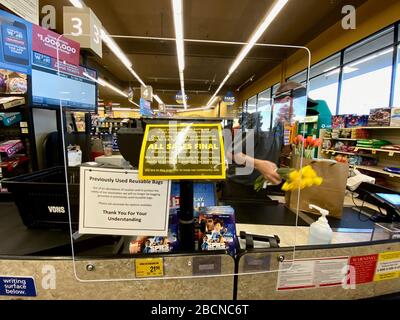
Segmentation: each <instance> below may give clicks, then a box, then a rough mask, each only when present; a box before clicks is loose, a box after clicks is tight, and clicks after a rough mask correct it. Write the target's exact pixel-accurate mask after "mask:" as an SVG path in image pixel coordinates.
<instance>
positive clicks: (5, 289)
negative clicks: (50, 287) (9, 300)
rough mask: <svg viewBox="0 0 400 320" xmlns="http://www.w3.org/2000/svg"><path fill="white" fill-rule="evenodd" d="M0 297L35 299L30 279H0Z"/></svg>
mask: <svg viewBox="0 0 400 320" xmlns="http://www.w3.org/2000/svg"><path fill="white" fill-rule="evenodd" d="M0 296H22V297H36V296H37V293H36V287H35V280H34V279H33V278H32V277H0Z"/></svg>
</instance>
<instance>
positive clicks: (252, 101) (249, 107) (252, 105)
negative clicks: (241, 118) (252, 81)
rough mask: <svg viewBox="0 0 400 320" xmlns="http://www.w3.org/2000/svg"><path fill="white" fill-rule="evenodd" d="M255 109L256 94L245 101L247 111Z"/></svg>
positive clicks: (251, 111) (250, 111) (252, 111)
mask: <svg viewBox="0 0 400 320" xmlns="http://www.w3.org/2000/svg"><path fill="white" fill-rule="evenodd" d="M256 111H257V96H256V95H255V96H254V97H251V98H250V99H249V100H248V101H247V112H248V113H254V112H256Z"/></svg>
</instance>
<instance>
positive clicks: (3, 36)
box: [0, 10, 32, 74]
mask: <svg viewBox="0 0 400 320" xmlns="http://www.w3.org/2000/svg"><path fill="white" fill-rule="evenodd" d="M31 52H32V24H31V23H29V22H27V21H25V20H23V19H21V18H19V17H17V16H14V15H12V14H10V13H8V12H5V11H2V10H0V68H1V69H8V70H12V71H16V72H21V73H25V74H30V73H31Z"/></svg>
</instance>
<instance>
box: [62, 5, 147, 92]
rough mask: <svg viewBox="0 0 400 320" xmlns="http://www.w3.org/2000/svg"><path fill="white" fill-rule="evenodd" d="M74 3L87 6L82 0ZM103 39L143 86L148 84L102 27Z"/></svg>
mask: <svg viewBox="0 0 400 320" xmlns="http://www.w3.org/2000/svg"><path fill="white" fill-rule="evenodd" d="M69 1H70V2H71V3H72V5H73V6H74V7H76V8H83V7H84V6H85V4H84V2H83V1H82V0H69ZM100 36H101V39H102V40H103V41H104V43H105V44H106V45H107V47H108V48H109V49H110V50H111V51H112V52H113V53H114V54H115V55H116V56H117V58H118V59H119V60H120V61H121V62H122V64H123V65H124V66H125V67H126V68H127V69H128V70H129V72H130V73H132V75H133V76H134V77H135V78H136V79H137V80H138V81H139V83H140V84H141V85H142V86H144V87H145V86H146V85H145V83H144V82H143V80H142V79H140V77H139V76H138V74H137V73H136V72H135V71H134V70H133V69H132V62H131V61H130V60H129V59H128V57H127V56H126V55H125V53H124V52H123V51H122V50H121V48H120V47H119V46H118V45H117V44H116V42H115V41H114V39H112V37H111V36H110V35H109V34H108V32H107V30H106V29H104V28H102V29H101V30H100Z"/></svg>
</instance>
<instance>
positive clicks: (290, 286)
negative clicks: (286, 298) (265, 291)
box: [277, 257, 349, 291]
mask: <svg viewBox="0 0 400 320" xmlns="http://www.w3.org/2000/svg"><path fill="white" fill-rule="evenodd" d="M348 261H349V258H348V257H338V258H327V259H304V260H295V261H285V262H281V263H280V264H279V274H278V283H277V290H278V291H284V290H299V289H311V288H319V287H330V286H339V285H342V283H344V281H345V279H346V276H347V271H348Z"/></svg>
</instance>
